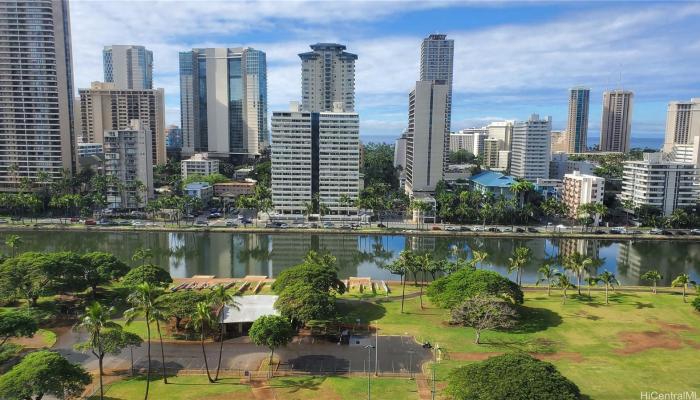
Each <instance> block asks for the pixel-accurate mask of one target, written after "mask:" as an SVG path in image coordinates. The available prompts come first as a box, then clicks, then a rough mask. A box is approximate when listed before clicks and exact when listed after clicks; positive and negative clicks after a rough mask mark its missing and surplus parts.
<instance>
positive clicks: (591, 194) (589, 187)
mask: <svg viewBox="0 0 700 400" xmlns="http://www.w3.org/2000/svg"><path fill="white" fill-rule="evenodd" d="M604 192H605V179H604V178H601V177H599V176H595V175H585V174H582V173H581V172H579V171H574V172H573V173H571V174H566V175H564V182H563V189H562V201H563V202H564V204H566V206H567V207H568V209H569V218H577V217H578V216H579V214H578V213H579V207H580V206H581V205H583V204H588V203H602V202H603V194H604ZM599 222H600V216H596V218H595V219H594V222H593V223H594V224H595V225H597V224H598V223H599Z"/></svg>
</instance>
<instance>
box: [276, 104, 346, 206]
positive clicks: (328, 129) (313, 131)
mask: <svg viewBox="0 0 700 400" xmlns="http://www.w3.org/2000/svg"><path fill="white" fill-rule="evenodd" d="M335 110H336V111H329V112H325V111H324V112H320V113H316V112H308V111H301V110H300V108H299V105H298V104H297V103H293V104H292V105H291V110H290V111H276V112H273V113H272V146H271V149H272V203H273V205H274V207H275V210H276V211H277V212H279V213H281V214H297V215H302V214H303V213H304V212H305V211H306V209H307V205H308V204H313V205H314V208H315V209H316V210H318V209H319V206H323V207H328V209H330V211H331V213H334V214H341V213H346V212H348V213H351V211H352V210H351V207H350V206H349V205H347V204H344V203H343V202H342V201H341V199H342V198H343V197H344V196H347V197H348V199H350V200H352V201H354V200H356V199H357V197H358V195H359V185H360V154H359V148H360V146H359V145H360V118H359V116H358V114H357V113H348V112H343V111H342V110H343V105H342V103H340V102H338V103H336V109H335ZM318 203H320V204H318Z"/></svg>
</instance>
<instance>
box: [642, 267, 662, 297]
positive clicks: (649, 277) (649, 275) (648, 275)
mask: <svg viewBox="0 0 700 400" xmlns="http://www.w3.org/2000/svg"><path fill="white" fill-rule="evenodd" d="M641 278H642V279H643V280H645V281H647V282H651V283H652V286H651V292H652V293H654V294H656V282H658V281H660V280H662V279H664V277H663V275H661V273H660V272H659V271H656V270H653V271H647V272H645V273H643V274H642V276H641Z"/></svg>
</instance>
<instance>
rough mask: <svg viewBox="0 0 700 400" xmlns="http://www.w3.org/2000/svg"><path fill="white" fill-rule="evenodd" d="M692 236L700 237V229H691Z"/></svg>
mask: <svg viewBox="0 0 700 400" xmlns="http://www.w3.org/2000/svg"><path fill="white" fill-rule="evenodd" d="M690 234H691V235H700V229H691V230H690Z"/></svg>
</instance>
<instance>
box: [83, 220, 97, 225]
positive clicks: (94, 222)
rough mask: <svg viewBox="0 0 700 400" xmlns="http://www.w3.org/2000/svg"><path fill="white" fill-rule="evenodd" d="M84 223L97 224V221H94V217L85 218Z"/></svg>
mask: <svg viewBox="0 0 700 400" xmlns="http://www.w3.org/2000/svg"><path fill="white" fill-rule="evenodd" d="M85 225H97V221H95V220H94V219H86V220H85Z"/></svg>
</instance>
